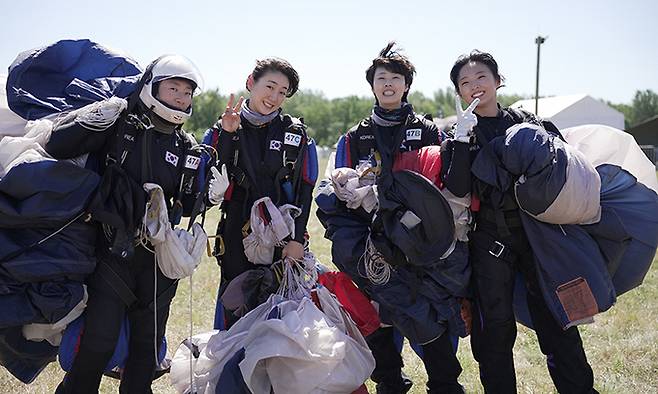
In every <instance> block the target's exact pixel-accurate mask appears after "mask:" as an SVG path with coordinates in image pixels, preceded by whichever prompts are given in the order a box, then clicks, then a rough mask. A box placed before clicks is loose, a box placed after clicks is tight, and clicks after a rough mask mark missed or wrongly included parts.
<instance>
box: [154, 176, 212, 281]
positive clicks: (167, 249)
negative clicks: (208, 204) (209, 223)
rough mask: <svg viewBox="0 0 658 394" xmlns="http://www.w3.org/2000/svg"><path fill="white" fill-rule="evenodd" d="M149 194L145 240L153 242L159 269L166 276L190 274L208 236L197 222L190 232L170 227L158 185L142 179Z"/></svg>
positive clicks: (162, 194)
mask: <svg viewBox="0 0 658 394" xmlns="http://www.w3.org/2000/svg"><path fill="white" fill-rule="evenodd" d="M144 190H146V192H147V193H149V195H150V199H149V201H148V204H147V208H146V214H145V216H144V221H143V223H144V226H145V228H146V231H147V238H148V240H149V241H150V242H151V243H152V244H153V246H155V258H156V260H157V261H158V267H159V268H160V270H161V271H162V273H163V274H164V275H165V276H166V277H167V278H170V279H181V278H185V277H187V276H190V275H192V273H193V272H194V269H195V268H196V267H197V265H199V263H200V262H201V256H202V255H203V252H204V251H205V249H206V244H207V242H208V236H207V235H206V232H205V231H204V230H203V227H201V225H200V224H198V223H194V224H193V225H192V232H191V233H190V232H188V231H185V230H183V229H181V228H175V229H172V228H171V224H170V223H169V214H168V212H167V204H166V203H165V199H164V192H163V191H162V188H161V187H160V186H159V185H156V184H154V183H145V184H144Z"/></svg>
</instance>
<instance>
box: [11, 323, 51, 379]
mask: <svg viewBox="0 0 658 394" xmlns="http://www.w3.org/2000/svg"><path fill="white" fill-rule="evenodd" d="M56 358H57V347H55V346H52V345H51V344H50V343H49V342H48V341H40V342H34V341H29V340H27V339H25V337H23V331H22V327H11V328H5V329H0V365H2V366H3V367H5V368H6V369H7V371H8V372H9V373H11V374H12V375H14V376H15V377H16V378H17V379H18V380H20V381H21V382H23V383H25V384H29V383H32V382H33V381H34V379H36V377H37V376H38V375H39V374H40V373H41V371H43V369H44V368H46V366H47V365H48V364H50V363H51V362H53V361H55V359H56Z"/></svg>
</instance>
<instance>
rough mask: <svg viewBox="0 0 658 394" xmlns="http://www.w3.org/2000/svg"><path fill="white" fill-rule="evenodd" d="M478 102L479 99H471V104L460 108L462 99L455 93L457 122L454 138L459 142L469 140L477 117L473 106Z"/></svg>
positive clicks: (476, 122)
mask: <svg viewBox="0 0 658 394" xmlns="http://www.w3.org/2000/svg"><path fill="white" fill-rule="evenodd" d="M479 103H480V99H479V98H476V99H475V100H473V102H472V103H471V105H469V106H468V107H467V108H466V109H462V99H461V97H459V95H458V94H456V95H455V111H456V112H457V124H455V140H456V141H459V142H466V143H468V142H470V141H471V135H472V134H473V128H474V127H475V126H476V125H477V124H478V118H477V116H475V114H474V113H473V110H475V107H477V106H478V104H479Z"/></svg>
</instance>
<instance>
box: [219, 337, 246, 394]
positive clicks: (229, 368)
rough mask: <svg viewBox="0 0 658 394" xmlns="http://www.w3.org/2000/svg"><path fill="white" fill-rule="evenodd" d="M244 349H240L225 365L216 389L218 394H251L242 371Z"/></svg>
mask: <svg viewBox="0 0 658 394" xmlns="http://www.w3.org/2000/svg"><path fill="white" fill-rule="evenodd" d="M244 352H245V349H244V348H240V350H238V351H237V352H235V354H234V355H233V356H231V358H229V360H228V361H227V362H226V364H224V369H222V372H221V374H220V375H219V380H218V381H217V386H216V387H215V393H216V394H222V393H231V394H250V393H251V391H250V390H249V387H248V386H247V384H246V383H245V381H244V377H243V376H242V371H240V365H239V364H240V362H241V361H242V360H244Z"/></svg>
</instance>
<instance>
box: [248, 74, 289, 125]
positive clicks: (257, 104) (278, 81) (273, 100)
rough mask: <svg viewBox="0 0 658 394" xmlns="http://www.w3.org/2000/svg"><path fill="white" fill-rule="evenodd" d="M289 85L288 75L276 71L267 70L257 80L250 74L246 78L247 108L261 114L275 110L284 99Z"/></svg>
mask: <svg viewBox="0 0 658 394" xmlns="http://www.w3.org/2000/svg"><path fill="white" fill-rule="evenodd" d="M289 86H290V81H289V80H288V77H286V76H285V75H284V74H283V73H280V72H278V71H268V72H266V73H265V74H263V75H262V76H261V77H260V78H258V80H254V78H253V75H250V76H249V78H248V79H247V89H248V90H249V92H250V95H249V109H251V110H252V111H256V112H258V113H259V114H261V115H267V114H271V113H272V112H274V111H277V110H278V109H279V108H281V105H283V102H284V101H285V99H286V95H287V94H288V89H289Z"/></svg>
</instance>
